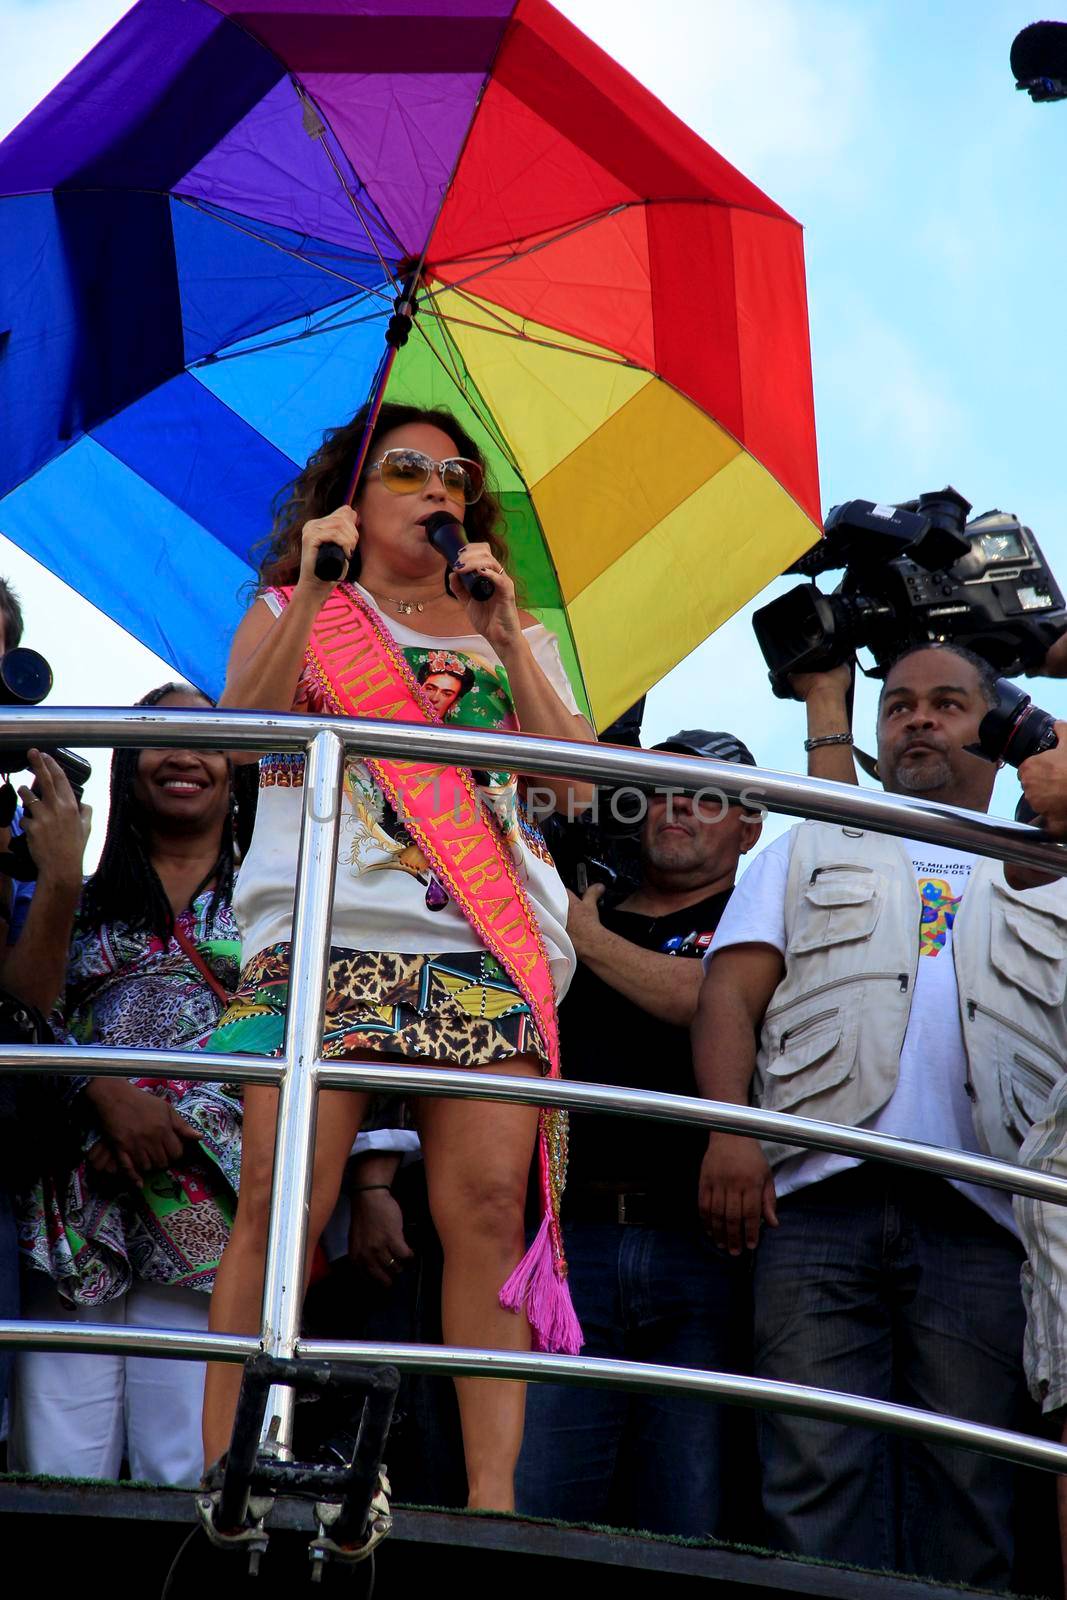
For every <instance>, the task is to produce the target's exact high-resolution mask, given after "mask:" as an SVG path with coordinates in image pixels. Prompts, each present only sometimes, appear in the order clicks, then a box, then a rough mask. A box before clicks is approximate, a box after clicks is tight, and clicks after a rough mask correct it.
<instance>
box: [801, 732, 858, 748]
mask: <svg viewBox="0 0 1067 1600" xmlns="http://www.w3.org/2000/svg"><path fill="white" fill-rule="evenodd" d="M851 743H852V735H851V734H850V733H824V734H821V735H820V737H819V738H818V739H805V740H804V748H805V750H819V749H821V748H822V746H823V745H824V744H851Z"/></svg>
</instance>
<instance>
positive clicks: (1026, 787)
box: [1019, 646, 1067, 839]
mask: <svg viewBox="0 0 1067 1600" xmlns="http://www.w3.org/2000/svg"><path fill="white" fill-rule="evenodd" d="M1053 648H1055V646H1054V647H1053ZM1056 737H1057V738H1058V739H1059V744H1058V745H1057V746H1056V747H1055V749H1053V750H1043V751H1042V752H1041V754H1040V755H1037V756H1030V757H1029V759H1028V760H1026V761H1024V762H1023V763H1022V765H1021V767H1020V768H1019V782H1020V783H1021V784H1022V786H1023V794H1024V795H1025V796H1026V798H1027V800H1028V801H1029V802H1030V805H1031V806H1032V807H1033V809H1034V810H1035V811H1036V813H1037V818H1038V824H1039V825H1040V826H1041V827H1044V828H1047V829H1048V831H1049V833H1051V834H1054V835H1055V837H1056V838H1057V839H1067V722H1057V723H1056Z"/></svg>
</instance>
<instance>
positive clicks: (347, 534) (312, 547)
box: [297, 506, 359, 604]
mask: <svg viewBox="0 0 1067 1600" xmlns="http://www.w3.org/2000/svg"><path fill="white" fill-rule="evenodd" d="M358 543H359V517H358V515H357V514H356V512H355V511H354V510H353V508H352V507H351V506H338V508H337V510H336V511H331V513H330V515H329V516H328V517H314V518H312V520H311V521H310V522H305V523H304V529H303V533H302V535H301V540H300V576H299V578H298V580H297V587H298V588H300V589H302V590H303V591H304V593H306V594H310V595H315V596H317V597H318V599H319V603H320V604H321V602H322V601H323V600H325V599H326V596H327V595H328V594H329V593H330V592H331V591H332V590H333V589H334V588H335V586H336V585H337V584H338V583H339V582H340V581H341V576H343V574H342V575H339V576H338V577H337V578H333V579H323V578H320V577H318V576H317V574H316V572H315V563H316V561H317V559H318V554H319V551H320V550H321V549H322V548H323V547H324V546H325V545H336V546H337V547H338V548H339V549H341V550H343V551H344V553H345V555H346V556H347V557H348V559H349V560H351V558H352V556H353V555H354V554H355V549H356V545H357V544H358Z"/></svg>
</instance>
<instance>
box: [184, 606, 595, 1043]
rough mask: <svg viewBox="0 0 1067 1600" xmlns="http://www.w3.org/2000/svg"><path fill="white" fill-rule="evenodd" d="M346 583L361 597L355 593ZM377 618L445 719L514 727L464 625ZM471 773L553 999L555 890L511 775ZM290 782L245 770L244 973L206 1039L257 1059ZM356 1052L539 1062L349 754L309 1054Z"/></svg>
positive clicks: (276, 1032) (281, 929)
mask: <svg viewBox="0 0 1067 1600" xmlns="http://www.w3.org/2000/svg"><path fill="white" fill-rule="evenodd" d="M353 587H354V588H355V589H356V591H357V592H358V594H359V595H360V596H361V598H362V599H363V600H364V601H365V602H367V604H369V605H371V606H374V601H373V598H372V596H371V595H370V594H369V592H368V591H367V590H366V589H363V588H362V587H361V586H360V585H358V584H356V585H354V586H353ZM264 598H265V599H266V601H267V603H268V605H270V606H271V609H272V610H274V611H275V613H276V614H277V613H278V612H279V611H280V601H279V600H278V598H277V597H276V596H275V595H274V594H273V593H272V592H271V591H268V592H267V594H266V595H265V596H264ZM374 608H375V610H378V609H379V608H378V607H376V606H375V607H374ZM380 614H381V613H380ZM382 615H384V614H382ZM384 620H385V622H386V623H387V626H388V629H389V631H390V633H391V634H392V635H393V638H394V639H395V641H396V643H397V645H398V646H399V647H400V649H401V651H402V653H403V655H404V658H405V660H406V662H407V664H408V666H409V667H410V669H411V671H412V673H413V674H414V676H415V677H416V678H417V680H418V681H419V683H420V684H421V686H422V688H423V691H424V693H425V694H426V696H427V698H428V699H430V701H431V703H432V704H433V706H434V708H435V710H436V711H437V712H438V715H439V716H441V718H442V720H443V721H444V722H445V724H446V726H447V725H450V724H451V725H454V726H461V727H468V728H486V729H517V728H518V719H517V718H516V715H515V706H514V700H513V697H512V693H511V687H510V685H509V683H508V678H507V673H506V671H505V669H504V667H503V665H502V664H501V662H500V660H499V659H498V657H497V656H496V655H495V653H494V652H493V650H492V649H491V647H490V646H489V645H488V643H487V642H486V641H485V640H484V639H483V638H482V637H481V636H480V635H479V634H468V635H457V636H455V637H452V638H431V637H428V636H427V635H425V634H419V633H417V632H415V631H414V630H413V629H411V628H409V627H407V626H406V625H405V624H403V623H401V622H399V621H398V620H397V619H396V618H394V617H384ZM524 632H525V635H526V639H527V642H528V643H529V645H530V648H531V651H532V652H533V655H534V657H535V659H536V660H537V661H538V662H539V664H540V666H541V667H542V670H543V671H544V672H545V674H546V676H547V677H548V679H549V681H550V682H551V684H552V685H553V687H554V688H555V689H556V691H557V693H558V694H559V696H560V698H561V700H562V701H563V703H564V704H565V705H566V706H567V707H568V708H569V709H570V710H572V711H574V712H575V713H577V710H578V706H577V702H576V701H575V699H574V695H573V693H572V691H571V688H570V684H569V683H568V680H567V676H566V673H565V671H564V669H563V665H562V662H561V660H560V656H559V648H558V645H557V643H556V640H555V637H554V635H552V634H550V633H549V632H548V631H547V630H546V629H545V628H543V627H542V626H540V625H539V624H538V625H535V626H532V627H529V628H526V629H525V630H524ZM297 699H298V703H301V702H302V703H306V704H307V707H308V709H309V710H310V711H312V712H314V713H316V714H318V713H322V712H324V711H325V710H326V707H325V706H324V705H323V704H322V703H321V701H320V699H319V697H318V690H317V686H316V683H315V680H314V679H313V678H312V677H311V676H310V675H305V676H304V677H303V678H302V679H301V682H300V686H299V688H298V694H297ZM474 777H475V781H476V784H477V787H478V792H479V794H480V796H481V797H482V800H483V802H484V803H485V805H486V806H487V808H488V809H489V811H490V813H491V816H492V818H493V819H494V825H495V826H496V827H498V828H499V829H500V831H501V833H502V834H503V836H504V838H505V840H506V841H507V843H508V845H509V847H510V849H511V852H512V857H513V859H514V861H515V863H516V866H517V868H518V871H519V877H520V881H521V882H522V884H523V887H524V888H525V890H526V893H527V895H528V896H529V899H530V902H531V905H532V906H533V909H534V911H535V913H536V915H537V919H538V922H539V924H540V928H541V933H542V936H543V938H544V942H545V948H546V952H547V955H548V958H549V962H550V964H551V967H552V975H553V979H554V982H555V987H556V993H557V998H559V997H561V996H562V994H563V993H564V992H565V991H566V987H567V985H568V983H569V982H570V978H571V974H572V973H573V970H574V951H573V948H572V946H571V943H570V940H569V939H568V937H567V933H566V927H565V924H566V918H567V894H566V890H565V889H564V887H563V884H562V882H561V880H560V878H559V875H558V873H557V871H556V868H555V865H554V863H553V861H552V858H551V856H550V855H549V853H548V850H547V847H546V846H545V842H544V839H543V837H542V835H541V833H540V830H539V829H538V828H537V827H536V826H535V825H533V824H532V823H531V822H530V820H529V817H528V815H527V808H526V806H525V805H524V804H522V802H521V799H520V794H519V785H518V782H517V779H516V777H515V774H514V773H510V772H476V773H475V774H474ZM303 782H304V758H303V756H282V755H274V756H267V757H265V758H264V760H263V761H262V762H261V764H260V795H259V804H258V808H257V813H256V828H255V834H254V837H253V840H252V846H251V849H250V850H249V853H248V856H247V858H246V860H245V862H244V864H243V866H242V869H241V881H240V885H239V887H238V890H237V893H236V895H235V897H234V911H235V914H236V916H237V918H238V922H239V924H240V927H241V933H242V940H243V945H244V952H245V968H244V972H243V973H242V977H241V983H240V986H239V988H238V990H237V993H236V994H235V995H234V998H233V1001H232V1003H231V1005H230V1006H229V1008H228V1009H227V1011H226V1013H225V1015H224V1017H223V1019H222V1022H221V1024H220V1027H219V1029H218V1031H217V1032H216V1034H215V1036H214V1039H213V1041H212V1044H211V1046H210V1048H212V1049H215V1050H223V1051H235V1052H245V1051H247V1052H249V1053H253V1054H263V1055H270V1054H274V1053H276V1052H277V1051H279V1050H280V1048H281V1044H282V1035H283V1030H284V1022H285V1010H286V1005H287V1001H288V983H289V940H290V937H291V933H292V920H293V885H294V882H295V878H296V852H297V841H298V839H299V834H300V819H301V812H302V787H303ZM368 1050H369V1051H378V1052H385V1053H389V1054H392V1055H401V1056H405V1057H408V1056H416V1057H421V1058H423V1059H429V1060H439V1061H450V1062H453V1063H455V1064H458V1065H461V1066H485V1065H488V1064H489V1063H491V1062H495V1061H501V1060H504V1059H506V1058H507V1057H509V1056H514V1055H526V1054H531V1055H535V1056H539V1057H540V1058H541V1059H542V1060H543V1061H545V1062H546V1065H547V1049H546V1047H545V1044H544V1041H543V1040H542V1039H541V1038H540V1034H539V1032H538V1029H537V1027H536V1024H535V1023H534V1020H533V1018H532V1017H531V1015H530V1010H529V1007H528V1005H527V1003H526V1001H525V999H524V998H523V996H522V995H521V993H520V992H519V990H518V989H517V988H516V986H515V984H514V983H513V982H512V980H511V978H510V977H509V976H508V974H507V973H506V972H505V970H504V969H503V967H502V966H501V965H500V964H499V963H498V962H497V961H496V960H495V959H494V958H493V956H492V955H491V954H489V952H487V951H486V950H485V949H484V948H483V947H482V945H481V941H480V940H479V938H478V936H477V934H476V933H475V932H474V931H473V929H472V928H471V926H470V924H469V923H468V921H467V919H466V917H465V916H464V915H463V912H462V911H461V909H460V908H459V906H458V905H455V904H454V903H453V902H452V900H451V899H450V897H449V894H448V892H447V890H446V888H445V886H444V885H443V884H442V883H440V882H439V880H438V879H437V878H436V877H435V876H434V874H433V872H432V871H431V869H430V866H429V863H428V862H427V860H426V858H425V856H424V855H423V854H422V851H421V850H420V849H419V847H418V845H417V844H416V842H415V841H414V840H413V839H412V838H411V836H410V834H409V833H408V832H407V830H406V829H405V828H404V826H403V824H402V822H401V821H400V820H399V819H398V817H397V815H396V813H395V811H394V810H393V808H392V806H391V805H390V804H389V802H388V800H387V799H386V797H385V795H384V794H383V793H382V791H381V790H380V789H379V788H378V786H377V785H376V784H375V782H374V780H373V778H372V776H371V774H370V771H369V769H368V768H367V766H366V765H365V764H364V763H363V762H361V761H359V760H357V759H350V760H349V762H348V764H347V768H346V771H345V781H344V793H343V797H342V815H341V830H340V839H339V845H338V859H337V874H336V878H335V889H334V915H333V930H332V939H331V950H330V967H329V972H328V975H327V1001H326V1016H325V1019H324V1038H323V1054H324V1055H325V1056H341V1055H345V1054H350V1053H353V1052H362V1051H368Z"/></svg>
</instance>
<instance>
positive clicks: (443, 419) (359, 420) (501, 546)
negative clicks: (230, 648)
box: [259, 401, 508, 588]
mask: <svg viewBox="0 0 1067 1600" xmlns="http://www.w3.org/2000/svg"><path fill="white" fill-rule="evenodd" d="M368 415H369V406H361V407H360V409H359V410H358V411H357V412H356V414H355V416H354V417H353V418H352V420H351V422H346V423H344V424H343V425H342V426H341V427H340V428H330V429H329V430H328V431H327V432H326V433H325V434H324V435H323V440H322V444H321V446H320V447H319V449H318V450H316V451H315V454H314V455H313V456H312V457H311V458H310V460H309V461H308V463H307V466H306V467H305V468H304V470H303V472H301V473H300V475H299V477H298V478H296V479H295V480H294V481H293V482H292V483H291V484H289V485H287V486H286V488H284V489H283V490H282V491H281V493H280V495H279V496H278V499H277V500H276V502H275V506H274V528H273V531H272V533H271V535H270V538H269V540H268V541H267V546H266V550H265V552H264V556H263V561H262V563H261V565H260V569H259V581H260V584H261V586H262V587H263V588H267V587H269V585H271V584H275V583H277V584H281V583H295V582H296V578H297V575H298V574H299V571H300V540H301V534H302V532H303V528H304V524H305V522H310V521H312V520H313V519H314V518H316V517H326V516H329V514H330V513H331V512H332V511H336V510H337V508H338V506H340V505H342V504H343V503H344V498H345V496H346V494H347V493H348V486H349V484H350V482H351V480H352V470H353V468H354V467H355V464H356V453H357V451H358V450H359V446H360V442H361V441H362V438H363V431H364V428H365V427H366V424H367V417H368ZM412 422H424V423H427V424H428V425H429V426H430V427H432V428H439V429H440V430H441V432H442V433H447V434H448V437H449V438H450V439H451V440H452V443H453V444H454V445H455V447H456V453H457V455H461V456H465V457H466V458H467V459H468V460H469V461H477V463H478V465H479V466H481V467H483V468H484V466H485V461H484V458H483V456H482V452H481V451H480V450H479V448H478V446H477V445H476V444H475V442H474V440H473V439H472V438H471V436H470V434H469V433H467V432H466V431H465V430H464V429H463V428H461V427H460V425H459V423H458V422H457V421H456V419H455V417H454V416H452V414H451V412H449V411H431V410H427V409H424V408H423V407H422V406H404V405H396V404H393V403H392V402H389V401H387V402H386V403H385V404H384V405H383V406H382V408H381V410H380V411H379V413H378V416H377V418H376V420H375V423H374V427H373V428H372V429H371V436H370V443H369V445H368V447H367V454H366V461H365V465H364V472H366V471H368V470H369V468H370V467H371V466H373V464H374V460H375V449H376V446H377V445H378V443H379V441H380V440H381V439H383V438H384V437H385V435H386V434H387V433H392V432H393V430H394V428H403V427H406V426H407V425H408V424H409V423H412ZM362 486H363V476H362V475H361V477H360V481H359V484H358V485H357V486H356V492H357V494H358V492H359V490H360V489H361V488H362ZM463 522H464V527H465V528H466V531H467V535H468V537H469V538H471V539H480V540H484V542H485V543H486V544H487V545H488V546H489V548H490V549H491V550H492V552H493V555H494V556H495V557H496V559H497V560H498V561H499V562H500V565H501V566H502V567H504V569H505V570H507V568H508V547H507V542H506V540H505V538H504V535H503V531H502V529H503V522H504V514H503V511H502V510H501V507H500V502H499V501H498V500H497V498H496V496H495V495H494V494H493V493H492V491H491V490H490V488H489V486H488V483H487V484H486V487H485V491H484V493H483V494H482V496H481V498H480V499H479V500H476V501H475V503H474V505H472V506H468V507H467V511H466V515H465V516H464V519H463ZM359 570H360V558H359V550H358V548H357V550H356V553H355V556H354V558H353V560H352V561H351V563H350V565H349V572H348V575H349V577H350V578H358V577H359Z"/></svg>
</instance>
